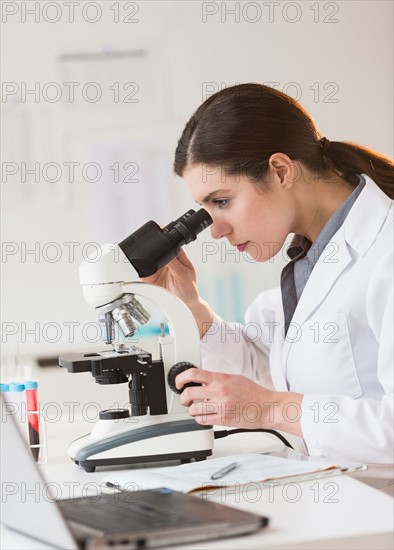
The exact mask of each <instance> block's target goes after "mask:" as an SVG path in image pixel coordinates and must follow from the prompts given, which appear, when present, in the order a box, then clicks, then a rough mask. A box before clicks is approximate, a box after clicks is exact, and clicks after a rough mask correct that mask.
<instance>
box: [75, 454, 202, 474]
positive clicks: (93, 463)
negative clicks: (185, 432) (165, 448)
mask: <svg viewBox="0 0 394 550" xmlns="http://www.w3.org/2000/svg"><path fill="white" fill-rule="evenodd" d="M211 454H212V449H207V450H206V451H194V452H190V453H170V454H165V455H156V456H136V457H133V456H130V457H124V458H107V459H105V458H104V459H101V460H100V459H97V460H94V459H92V460H84V461H81V462H78V461H77V460H74V462H75V464H77V466H81V467H82V468H83V469H84V470H85V472H88V473H92V472H95V471H96V468H98V467H100V466H122V465H125V464H142V463H147V462H166V461H168V462H170V461H174V460H180V462H181V464H185V463H187V462H192V461H193V460H195V461H196V462H199V461H200V460H205V459H206V458H207V457H208V456H211Z"/></svg>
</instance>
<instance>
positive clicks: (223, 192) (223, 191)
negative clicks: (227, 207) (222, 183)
mask: <svg viewBox="0 0 394 550" xmlns="http://www.w3.org/2000/svg"><path fill="white" fill-rule="evenodd" d="M229 192H230V189H216V190H215V191H211V193H208V195H207V196H206V197H204V198H203V199H202V201H201V203H198V204H204V202H209V201H210V200H211V199H213V198H214V197H215V196H217V195H222V194H226V193H229ZM196 202H197V201H196Z"/></svg>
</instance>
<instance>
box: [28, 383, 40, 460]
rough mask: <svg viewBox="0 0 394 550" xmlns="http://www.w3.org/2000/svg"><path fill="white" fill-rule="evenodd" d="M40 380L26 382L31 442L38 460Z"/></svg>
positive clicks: (33, 452) (32, 450)
mask: <svg viewBox="0 0 394 550" xmlns="http://www.w3.org/2000/svg"><path fill="white" fill-rule="evenodd" d="M37 388H38V382H35V381H29V382H25V390H26V412H27V414H28V424H29V443H30V449H31V452H32V455H33V457H34V460H35V461H36V462H37V461H38V457H39V454H40V431H39V429H40V428H39V424H40V423H39V411H38V401H37Z"/></svg>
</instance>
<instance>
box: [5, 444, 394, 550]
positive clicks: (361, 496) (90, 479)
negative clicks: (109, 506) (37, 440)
mask: <svg viewBox="0 0 394 550" xmlns="http://www.w3.org/2000/svg"><path fill="white" fill-rule="evenodd" d="M260 436H261V437H260ZM68 441H69V439H68ZM59 442H60V439H59ZM270 442H272V439H267V437H266V436H264V435H263V434H238V435H234V436H231V437H229V438H226V439H221V440H218V441H217V442H216V448H215V453H214V454H215V456H221V455H224V454H233V453H236V452H245V451H249V452H262V450H270V449H269V446H270ZM65 446H66V445H65V443H64V440H63V444H62V445H59V444H56V445H55V446H53V447H52V448H51V446H50V448H49V450H50V451H51V450H52V451H56V452H50V462H49V463H48V464H47V465H45V466H42V467H41V468H42V471H43V473H44V475H45V477H46V479H47V481H51V482H56V483H57V485H58V487H59V491H60V494H59V496H61V497H62V498H66V497H68V496H69V491H70V483H71V482H73V483H75V484H76V485H74V495H75V496H77V495H79V494H82V491H83V490H84V487H86V484H88V483H97V484H99V483H100V481H101V479H102V478H103V477H104V475H106V470H104V469H101V470H100V469H99V470H98V471H97V472H95V473H93V474H87V473H86V472H85V471H84V470H82V469H81V468H78V467H76V466H75V465H74V464H73V463H72V462H71V461H70V460H67V459H66V458H65V455H64V451H63V447H64V448H65ZM263 446H265V448H264V449H262V447H263ZM271 447H272V444H271ZM209 498H210V499H212V500H214V501H217V502H223V503H225V504H228V505H230V506H235V507H239V508H241V509H244V510H250V511H253V512H255V513H260V514H262V515H265V516H268V517H269V518H270V525H269V527H268V528H265V529H263V530H262V531H261V532H259V533H258V534H256V535H251V536H247V537H237V538H232V539H222V540H220V541H209V542H207V543H198V544H197V545H188V546H182V548H184V549H186V548H190V549H197V548H198V549H199V550H200V549H201V550H203V549H210V550H212V549H218V550H219V549H224V548H226V549H237V550H238V549H240V548H243V549H247V548H251V549H252V548H275V549H280V548H288V549H297V548H305V549H309V548H310V549H312V548H313V549H319V548H320V549H333V548H335V549H342V548H354V549H356V548H357V549H373V548H376V549H379V550H384V549H390V550H391V549H392V548H393V534H392V531H393V517H394V510H393V499H392V498H391V497H390V496H388V495H386V494H384V493H382V492H380V491H378V490H376V489H374V488H371V487H370V486H368V485H366V484H364V483H362V482H361V481H358V480H356V479H352V478H351V477H349V476H343V475H342V476H336V477H331V478H327V479H321V480H318V481H316V480H313V481H312V480H311V481H304V482H301V483H299V484H297V485H295V484H291V485H290V484H288V485H284V486H271V487H268V486H267V485H264V484H262V485H260V486H257V487H254V488H253V487H251V486H248V488H247V490H246V491H244V490H243V489H242V488H241V489H240V490H238V491H237V492H236V493H234V492H233V491H232V490H230V489H229V490H227V491H225V492H223V493H222V494H219V493H217V494H215V495H210V496H209ZM43 521H44V526H45V518H44V520H43ZM1 548H2V550H11V549H14V550H16V549H19V550H22V549H32V550H33V549H43V548H45V547H44V546H43V545H42V544H40V543H37V542H35V541H32V540H29V539H27V538H26V537H24V536H22V535H19V534H16V533H14V532H12V531H10V530H8V529H6V528H4V527H3V526H2V530H1ZM48 548H49V547H48Z"/></svg>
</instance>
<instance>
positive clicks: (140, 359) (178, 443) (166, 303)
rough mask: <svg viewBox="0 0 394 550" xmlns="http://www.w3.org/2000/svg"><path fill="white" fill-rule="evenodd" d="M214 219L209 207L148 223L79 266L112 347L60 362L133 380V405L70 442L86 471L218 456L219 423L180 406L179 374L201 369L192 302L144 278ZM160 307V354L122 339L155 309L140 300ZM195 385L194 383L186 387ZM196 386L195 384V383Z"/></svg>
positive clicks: (104, 381) (105, 377) (114, 380)
mask: <svg viewBox="0 0 394 550" xmlns="http://www.w3.org/2000/svg"><path fill="white" fill-rule="evenodd" d="M211 223H212V219H211V217H210V216H209V214H208V213H207V212H206V210H204V209H200V210H198V211H197V212H195V211H194V210H189V211H188V212H186V213H185V214H184V215H183V216H181V217H180V218H178V219H177V220H175V221H174V222H171V223H170V224H168V225H167V226H165V227H164V228H161V227H160V226H159V225H158V224H157V223H156V222H154V221H152V220H151V221H149V222H147V223H145V224H144V225H143V226H142V227H140V228H139V229H137V231H135V232H134V233H132V234H131V235H130V236H129V237H127V238H126V239H125V240H123V241H122V242H121V243H119V244H117V245H104V246H102V248H101V255H100V257H99V259H98V260H97V261H94V262H93V261H89V259H86V260H84V261H83V262H82V264H81V265H80V270H79V274H80V282H81V284H82V287H83V294H84V297H85V299H86V301H87V302H88V304H90V305H91V306H93V307H95V308H96V311H97V313H98V316H99V323H100V326H101V329H102V339H103V340H104V342H105V343H106V344H110V345H111V349H107V350H104V351H102V352H95V353H90V352H87V353H79V354H71V355H64V356H61V357H60V358H59V365H60V366H61V367H65V368H66V369H67V370H68V372H70V373H79V372H91V373H92V376H93V378H94V379H95V381H96V382H97V383H98V384H101V385H111V384H122V383H127V384H128V402H129V406H128V407H127V408H123V409H107V410H103V411H101V412H100V415H99V420H98V421H97V422H96V424H95V426H94V429H93V431H92V432H91V433H90V434H88V435H85V436H83V437H81V438H79V439H76V440H75V441H73V442H72V443H71V445H70V446H69V449H68V454H69V456H70V457H71V459H72V460H73V461H74V462H75V463H76V464H78V465H80V466H82V467H83V468H84V469H85V470H86V471H87V472H94V471H95V469H96V467H99V466H108V465H120V464H133V463H146V462H157V461H172V460H180V461H181V462H189V461H191V460H204V459H205V458H206V457H207V456H209V455H211V454H212V448H213V445H214V435H213V428H212V426H201V425H199V424H197V422H196V421H195V420H194V418H191V417H190V416H189V415H188V413H187V409H186V408H185V407H183V406H182V405H180V403H179V398H178V395H177V394H179V393H181V391H183V389H184V388H182V390H178V389H177V388H176V386H175V377H176V376H177V375H178V374H179V373H180V372H183V371H184V370H186V369H188V368H195V367H197V368H198V367H201V358H200V337H199V332H198V328H197V325H196V323H195V320H194V318H193V316H192V314H191V312H190V310H189V309H188V308H187V306H186V305H185V304H184V303H183V302H182V301H181V300H180V299H179V298H177V297H176V296H174V295H173V294H171V293H170V292H168V291H167V290H165V289H164V288H161V287H159V286H156V285H152V284H148V283H145V282H142V281H140V280H139V279H140V278H141V277H148V276H150V275H153V274H154V273H156V271H158V270H159V269H160V268H161V267H163V266H165V265H166V264H167V263H168V262H170V261H171V260H172V259H173V258H175V257H176V256H177V255H178V253H179V251H180V249H181V247H182V246H183V245H184V244H187V243H190V242H191V241H194V240H195V239H196V238H197V235H198V234H199V233H200V232H201V231H202V230H204V229H205V228H206V227H208V226H209V225H210V224H211ZM141 298H142V299H143V301H144V303H145V301H146V302H148V304H149V303H150V304H152V305H155V306H156V307H159V309H160V310H161V312H162V313H163V315H164V317H165V319H166V322H167V325H168V329H169V334H166V333H165V331H164V329H163V327H162V334H161V336H159V337H158V355H159V357H158V358H157V359H152V355H151V354H150V353H148V352H146V351H144V350H143V349H140V348H139V347H136V346H134V345H131V344H128V343H126V342H123V343H117V342H115V329H116V328H119V329H120V331H121V332H122V333H123V335H124V336H125V337H131V336H133V335H134V334H135V333H136V330H137V328H136V324H135V321H137V322H138V323H139V324H145V323H147V322H148V321H149V319H150V317H151V316H150V314H149V313H148V311H147V310H146V309H145V307H144V306H143V305H142V304H141V302H140V299H141ZM186 385H188V384H186ZM193 385H194V384H193Z"/></svg>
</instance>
